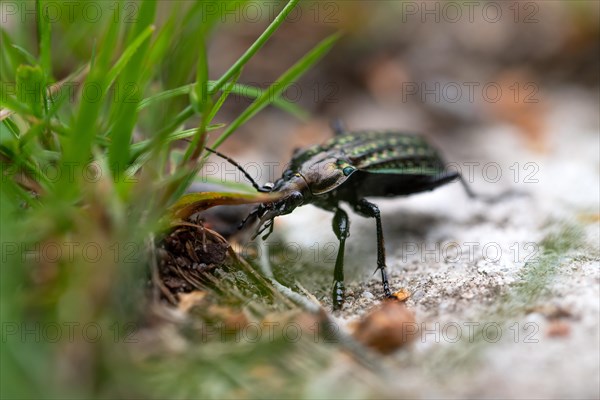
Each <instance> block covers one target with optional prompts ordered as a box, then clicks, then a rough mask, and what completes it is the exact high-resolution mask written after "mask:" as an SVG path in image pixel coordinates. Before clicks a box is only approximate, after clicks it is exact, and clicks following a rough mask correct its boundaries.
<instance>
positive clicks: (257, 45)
mask: <svg viewBox="0 0 600 400" xmlns="http://www.w3.org/2000/svg"><path fill="white" fill-rule="evenodd" d="M299 1H300V0H290V1H289V2H288V3H287V4H286V6H285V7H284V8H283V10H281V12H280V13H279V14H278V15H277V16H276V17H275V19H274V20H273V22H271V24H270V25H269V26H268V27H267V29H265V31H264V32H263V33H262V34H261V35H260V36H259V37H258V39H256V41H255V42H254V43H253V44H252V46H250V47H249V48H248V50H246V52H245V53H244V54H242V56H241V57H240V58H239V59H238V60H237V61H236V62H235V63H234V64H233V65H232V66H231V68H229V69H228V70H227V72H225V73H224V74H223V75H222V76H221V77H220V78H219V79H218V80H217V82H216V83H215V86H214V87H213V92H212V93H215V92H217V91H219V90H220V89H221V88H222V87H223V85H225V83H227V82H229V81H230V80H231V78H233V77H234V76H235V75H236V74H237V73H238V72H239V71H240V70H241V69H242V67H243V66H244V65H246V63H247V62H248V61H249V60H250V59H251V58H252V56H254V54H256V52H257V51H258V50H260V49H261V47H263V46H264V44H265V43H266V42H267V40H269V38H270V37H271V36H273V33H275V31H276V30H277V28H279V26H280V25H281V24H282V23H283V21H285V19H286V18H287V16H288V15H289V14H290V12H292V10H293V9H294V8H295V7H296V5H297V4H298V2H299Z"/></svg>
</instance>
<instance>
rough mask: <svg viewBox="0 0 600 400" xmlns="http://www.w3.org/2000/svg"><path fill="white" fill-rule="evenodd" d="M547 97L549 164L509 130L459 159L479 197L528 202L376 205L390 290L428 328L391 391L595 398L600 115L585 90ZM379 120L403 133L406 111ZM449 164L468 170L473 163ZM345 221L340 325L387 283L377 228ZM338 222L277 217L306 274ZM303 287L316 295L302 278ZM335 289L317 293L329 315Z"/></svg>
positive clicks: (326, 254) (497, 131)
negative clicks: (378, 258)
mask: <svg viewBox="0 0 600 400" xmlns="http://www.w3.org/2000/svg"><path fill="white" fill-rule="evenodd" d="M549 99H550V101H549V103H550V104H551V106H550V109H549V110H548V112H547V114H546V118H545V126H546V129H547V132H546V135H545V136H546V139H547V150H546V151H545V152H539V151H534V150H532V149H530V148H528V147H527V146H524V145H523V142H522V139H521V138H519V137H518V135H516V134H515V132H514V128H512V127H510V126H508V125H497V126H491V127H489V128H488V129H485V130H483V131H481V130H480V132H478V134H477V135H475V136H472V137H475V140H473V141H471V143H468V144H467V147H466V148H463V149H462V151H460V153H461V154H468V153H469V148H472V149H478V153H477V157H478V158H476V160H477V161H479V162H480V163H481V164H480V165H479V166H477V167H475V169H474V182H473V187H474V189H475V190H476V191H478V192H480V193H489V194H492V193H500V192H502V191H504V190H507V189H516V190H519V191H521V192H525V193H527V195H526V196H522V197H515V198H511V199H507V200H505V201H502V202H500V203H498V204H493V205H489V204H486V203H484V202H482V201H478V200H471V199H469V198H468V197H467V196H466V195H465V193H464V191H463V190H462V187H461V186H460V185H459V184H456V183H455V184H451V185H448V186H446V187H443V188H440V189H438V190H436V191H434V192H431V193H426V194H420V195H415V196H411V197H408V198H404V199H387V200H380V201H376V203H377V204H378V205H379V206H380V208H381V210H382V214H383V218H384V219H383V224H384V231H385V240H386V250H387V257H388V258H387V263H388V267H389V271H390V275H391V282H392V287H393V289H395V290H398V289H401V288H406V289H407V290H408V291H409V292H410V293H411V294H412V296H411V298H410V299H409V300H408V301H407V305H408V306H409V307H410V308H411V309H412V310H413V311H414V312H415V314H416V319H417V324H418V325H419V328H420V334H419V335H418V338H417V340H416V341H415V342H414V343H413V345H412V346H411V347H410V348H408V349H406V350H404V351H400V352H398V353H397V354H396V355H395V356H394V357H393V358H392V359H391V360H389V365H388V367H389V368H390V369H391V370H390V371H391V373H390V374H389V377H388V378H385V380H386V382H385V384H386V385H388V388H389V389H390V393H396V394H401V393H403V394H407V395H410V396H417V397H435V398H447V397H449V398H451V397H464V396H471V397H495V398H498V397H510V398H598V397H600V348H599V343H600V333H599V317H600V316H599V313H600V306H599V304H600V290H599V287H600V273H599V260H600V251H599V240H600V236H599V231H600V229H599V222H598V218H599V204H600V197H599V191H600V190H599V189H600V187H599V183H598V182H600V176H599V171H600V155H599V154H600V143H599V135H598V113H597V110H598V106H599V104H598V101H597V99H595V98H590V97H586V96H585V95H584V94H582V93H578V92H568V91H556V92H555V93H553V94H552V95H551V96H550V97H549ZM552 100H554V102H553V101H552ZM552 104H553V105H552ZM559 104H560V106H559ZM357 107H358V108H360V107H361V105H357ZM356 114H360V115H363V116H364V115H372V113H369V112H360V113H353V112H352V110H350V111H349V112H348V124H349V125H350V126H351V127H352V128H355V129H358V128H363V127H368V126H370V124H371V126H372V123H373V122H374V121H369V120H364V119H362V120H356V121H353V120H352V118H353V117H352V115H356ZM373 118H377V124H376V125H377V126H385V124H386V123H388V126H401V125H400V124H399V122H398V121H397V119H398V118H402V116H401V115H400V116H399V115H397V113H391V112H390V113H388V114H386V113H385V112H383V113H381V112H379V113H378V114H377V115H376V116H374V117H373ZM386 118H387V119H386ZM442 144H443V143H442ZM449 148H450V149H452V145H451V144H449ZM450 156H451V155H447V158H449V159H452V160H453V161H458V162H459V163H464V162H466V161H473V159H472V158H468V157H464V158H462V159H457V158H451V157H450ZM492 162H495V163H498V165H499V166H500V170H501V171H502V178H501V179H500V180H499V181H498V182H496V181H495V179H493V178H494V176H495V174H493V173H492V172H493V171H492V169H488V170H487V172H488V179H485V178H484V177H483V173H484V171H483V169H484V166H485V165H487V163H492ZM515 163H519V164H518V167H517V168H514V167H513V168H512V169H511V167H512V166H514V165H515ZM527 163H530V164H527ZM490 168H495V167H490ZM515 169H518V170H519V171H520V174H519V176H518V177H517V176H516V175H515ZM348 211H349V210H348ZM350 215H351V224H352V225H351V237H350V239H349V241H348V243H347V250H346V281H347V288H348V289H347V290H348V294H349V296H348V299H347V304H346V305H345V308H344V310H343V311H342V312H341V314H339V315H337V316H336V318H337V321H338V323H340V324H342V325H347V324H349V323H350V324H351V322H352V321H354V320H356V319H358V318H359V317H360V315H362V314H364V313H365V312H366V310H368V309H369V308H371V307H372V306H373V305H374V304H375V303H377V302H379V299H380V298H381V288H380V283H379V280H378V277H377V276H374V275H372V271H373V270H374V267H375V254H376V250H375V224H374V221H370V220H366V219H363V218H361V217H359V216H356V215H354V214H350ZM330 220H331V215H330V214H328V213H326V212H323V211H321V210H318V209H316V208H315V207H312V206H311V207H303V208H301V209H298V210H297V211H295V212H294V213H293V214H292V215H290V216H287V217H284V218H279V220H278V221H277V226H276V232H277V235H274V237H275V239H272V240H283V241H285V242H286V243H295V244H298V245H300V247H301V248H302V249H303V252H302V260H303V263H304V264H305V265H308V266H318V267H319V268H331V269H332V268H333V259H334V257H333V256H334V255H335V254H334V253H333V252H332V251H333V248H334V247H333V246H337V242H336V240H335V237H334V235H333V233H332V232H331V230H330V229H329V224H330V222H329V221H330ZM325 226H326V227H325ZM315 246H316V247H315ZM317 248H318V249H319V251H316V249H317ZM298 281H299V282H300V283H302V284H303V285H306V286H310V285H311V283H310V282H307V279H306V278H305V279H304V280H303V277H302V276H299V277H298ZM329 284H330V281H327V282H319V283H318V284H315V285H313V287H312V289H315V288H316V293H317V294H318V297H319V299H320V300H321V301H322V302H323V304H325V305H329V304H330V300H329V286H328V285H329Z"/></svg>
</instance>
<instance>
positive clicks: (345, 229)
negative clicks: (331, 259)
mask: <svg viewBox="0 0 600 400" xmlns="http://www.w3.org/2000/svg"><path fill="white" fill-rule="evenodd" d="M333 232H334V233H335V236H337V238H338V240H339V241H340V248H339V249H338V254H337V258H336V259H335V270H334V271H333V309H334V310H339V309H341V308H342V304H343V303H344V291H345V288H344V251H345V247H346V239H347V238H348V236H349V233H350V222H349V220H348V214H346V212H345V211H344V210H342V209H341V208H338V209H336V211H335V215H334V216H333Z"/></svg>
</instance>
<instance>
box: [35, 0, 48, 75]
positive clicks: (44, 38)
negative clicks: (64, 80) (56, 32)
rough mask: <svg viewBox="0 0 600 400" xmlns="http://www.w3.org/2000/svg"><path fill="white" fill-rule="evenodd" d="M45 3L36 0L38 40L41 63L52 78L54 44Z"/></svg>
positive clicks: (41, 0)
mask: <svg viewBox="0 0 600 400" xmlns="http://www.w3.org/2000/svg"><path fill="white" fill-rule="evenodd" d="M44 3H45V1H43V0H37V1H36V9H37V24H38V35H39V38H38V41H39V49H40V57H39V63H40V65H41V66H42V68H43V69H44V72H45V73H46V77H47V79H48V80H50V78H51V77H52V59H51V55H52V46H51V41H50V39H51V38H50V21H49V19H48V15H44V10H46V11H47V8H46V7H44Z"/></svg>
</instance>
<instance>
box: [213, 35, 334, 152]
mask: <svg viewBox="0 0 600 400" xmlns="http://www.w3.org/2000/svg"><path fill="white" fill-rule="evenodd" d="M339 37H340V35H339V34H337V33H336V34H333V35H331V36H329V37H327V38H326V39H324V40H323V41H321V43H319V44H318V45H317V46H316V47H315V48H313V49H312V50H311V51H310V52H309V53H308V54H306V55H305V56H304V57H302V58H301V59H300V60H299V61H298V62H297V63H296V64H294V65H293V66H292V67H291V68H290V69H288V70H287V71H286V72H285V73H284V74H283V75H281V76H280V77H279V79H277V80H276V81H275V83H274V84H272V85H271V86H270V87H269V88H268V89H267V90H266V91H265V92H264V93H263V94H261V96H260V97H259V98H257V99H256V100H255V101H254V102H253V103H252V104H251V105H250V106H249V107H248V108H246V109H245V110H244V112H242V114H241V115H240V116H239V117H238V118H236V120H235V121H233V122H232V123H231V124H230V125H229V126H228V127H227V129H226V130H225V132H223V134H222V135H221V136H219V137H218V138H217V140H215V142H214V143H213V145H212V148H213V149H216V148H217V147H219V146H220V145H221V144H222V143H223V142H224V141H225V140H226V139H227V138H228V137H229V136H230V135H231V134H232V133H233V132H235V130H236V129H238V128H239V127H240V126H242V125H243V124H244V123H246V122H247V121H248V120H249V119H250V118H252V117H253V116H255V115H256V113H258V112H259V111H260V110H262V109H263V108H265V107H266V106H267V105H269V104H270V103H272V101H273V99H274V98H276V97H277V96H279V95H281V93H282V92H283V91H284V90H285V89H286V88H287V86H288V85H290V84H291V83H293V82H294V81H295V80H296V79H298V78H299V77H300V76H301V75H302V74H304V72H306V71H307V70H308V69H309V68H310V67H312V66H313V65H314V64H315V63H316V62H317V61H319V60H320V59H321V57H323V56H324V55H325V53H327V52H328V51H329V50H330V49H331V47H332V46H333V45H334V43H335V42H336V41H337V40H338V38H339Z"/></svg>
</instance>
